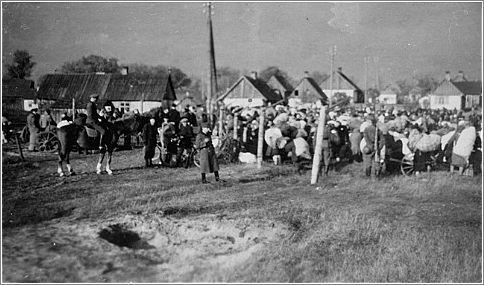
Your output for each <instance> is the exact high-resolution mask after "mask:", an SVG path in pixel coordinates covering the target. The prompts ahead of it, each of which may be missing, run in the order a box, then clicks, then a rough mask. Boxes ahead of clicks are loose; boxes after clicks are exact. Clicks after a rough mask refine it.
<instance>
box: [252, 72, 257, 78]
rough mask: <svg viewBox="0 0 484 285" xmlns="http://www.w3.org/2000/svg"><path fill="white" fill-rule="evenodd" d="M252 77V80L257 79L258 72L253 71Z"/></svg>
mask: <svg viewBox="0 0 484 285" xmlns="http://www.w3.org/2000/svg"><path fill="white" fill-rule="evenodd" d="M250 77H252V79H257V71H252V72H251V73H250Z"/></svg>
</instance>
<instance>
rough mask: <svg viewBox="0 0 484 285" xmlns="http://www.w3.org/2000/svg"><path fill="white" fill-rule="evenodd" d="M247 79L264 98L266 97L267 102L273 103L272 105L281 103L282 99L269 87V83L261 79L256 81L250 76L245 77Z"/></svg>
mask: <svg viewBox="0 0 484 285" xmlns="http://www.w3.org/2000/svg"><path fill="white" fill-rule="evenodd" d="M244 77H245V79H247V80H248V81H249V82H250V83H252V85H254V87H255V88H256V89H257V90H258V91H259V92H260V93H261V94H262V95H263V96H264V97H266V99H267V101H269V102H271V103H274V102H277V101H280V100H282V97H281V96H280V95H279V94H277V93H276V92H274V90H272V88H271V87H269V85H267V83H266V82H265V81H264V80H262V79H260V78H257V79H254V78H252V77H249V76H244Z"/></svg>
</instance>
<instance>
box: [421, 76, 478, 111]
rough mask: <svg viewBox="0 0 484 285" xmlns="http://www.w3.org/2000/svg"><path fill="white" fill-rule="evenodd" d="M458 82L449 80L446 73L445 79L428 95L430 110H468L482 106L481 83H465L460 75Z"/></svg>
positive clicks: (465, 80)
mask: <svg viewBox="0 0 484 285" xmlns="http://www.w3.org/2000/svg"><path fill="white" fill-rule="evenodd" d="M461 75H462V77H459V79H460V80H458V81H454V80H452V79H451V76H450V72H448V71H447V72H446V74H445V79H444V80H443V81H442V82H441V83H440V85H439V86H438V87H437V88H436V89H435V90H434V91H433V92H431V93H430V94H429V98H430V108H431V109H441V108H446V109H457V110H463V109H470V108H472V107H477V106H482V82H481V81H467V79H466V78H465V76H464V74H463V73H461Z"/></svg>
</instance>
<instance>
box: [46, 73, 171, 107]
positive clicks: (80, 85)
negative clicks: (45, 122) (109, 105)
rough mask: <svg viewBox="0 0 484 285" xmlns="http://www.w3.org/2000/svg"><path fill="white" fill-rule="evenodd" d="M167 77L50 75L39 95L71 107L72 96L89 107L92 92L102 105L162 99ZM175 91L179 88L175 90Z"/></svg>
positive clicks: (57, 103)
mask: <svg viewBox="0 0 484 285" xmlns="http://www.w3.org/2000/svg"><path fill="white" fill-rule="evenodd" d="M166 83H167V78H166V77H164V78H163V77H158V76H157V77H147V78H146V79H143V80H137V79H136V78H134V77H132V76H130V75H121V74H95V73H90V74H48V75H47V76H46V77H45V79H44V80H43V81H42V83H41V85H40V88H39V91H38V95H39V98H43V99H51V100H55V101H56V102H55V103H54V104H53V105H52V108H70V107H71V106H72V99H73V98H74V99H75V101H76V105H77V106H79V107H80V108H81V107H85V105H86V104H87V103H88V102H89V95H91V94H93V93H96V94H99V101H98V103H99V104H103V103H104V102H106V101H108V100H110V101H141V98H142V96H143V94H144V100H145V101H160V102H161V100H162V98H163V95H164V94H165V92H166ZM173 94H175V91H174V90H173Z"/></svg>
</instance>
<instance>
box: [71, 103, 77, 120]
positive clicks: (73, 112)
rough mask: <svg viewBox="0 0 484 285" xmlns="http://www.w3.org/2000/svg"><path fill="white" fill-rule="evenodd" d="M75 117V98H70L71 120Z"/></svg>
mask: <svg viewBox="0 0 484 285" xmlns="http://www.w3.org/2000/svg"><path fill="white" fill-rule="evenodd" d="M75 117H76V99H75V98H72V120H74V119H75Z"/></svg>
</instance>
